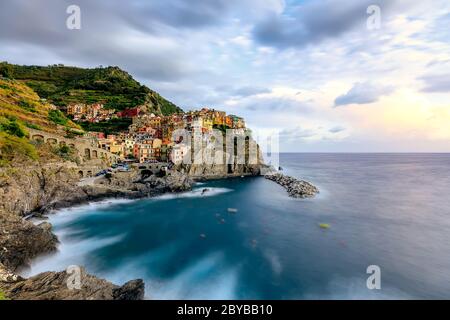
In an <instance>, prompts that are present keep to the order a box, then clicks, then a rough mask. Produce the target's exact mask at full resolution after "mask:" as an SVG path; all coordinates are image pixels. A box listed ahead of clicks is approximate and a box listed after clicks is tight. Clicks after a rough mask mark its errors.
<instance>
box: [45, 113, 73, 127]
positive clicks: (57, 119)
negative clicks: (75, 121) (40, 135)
mask: <svg viewBox="0 0 450 320" xmlns="http://www.w3.org/2000/svg"><path fill="white" fill-rule="evenodd" d="M48 119H49V120H50V121H51V122H53V123H55V124H59V125H62V126H66V125H67V123H68V122H69V119H67V118H66V116H65V115H64V113H62V112H61V111H59V110H50V111H49V112H48Z"/></svg>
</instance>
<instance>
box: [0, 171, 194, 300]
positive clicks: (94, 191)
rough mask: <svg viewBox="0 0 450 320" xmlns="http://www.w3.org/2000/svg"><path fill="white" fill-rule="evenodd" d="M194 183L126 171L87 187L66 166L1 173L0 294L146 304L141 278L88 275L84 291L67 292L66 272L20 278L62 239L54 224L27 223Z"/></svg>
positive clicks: (182, 176) (173, 176) (184, 177)
mask: <svg viewBox="0 0 450 320" xmlns="http://www.w3.org/2000/svg"><path fill="white" fill-rule="evenodd" d="M193 183H194V181H193V180H192V179H191V178H190V177H188V176H187V175H185V174H181V173H179V172H176V171H169V172H168V174H167V175H166V176H164V177H157V176H155V175H150V176H142V175H141V174H140V172H139V171H132V172H124V173H120V174H116V175H112V176H109V177H103V178H99V179H96V181H95V182H94V183H92V184H91V185H85V186H80V185H79V184H78V178H77V176H76V174H75V171H74V170H71V169H69V168H67V166H65V165H61V166H55V167H54V168H44V167H40V166H37V167H32V168H28V169H27V170H25V171H22V170H10V171H8V172H5V171H3V172H0V291H2V292H4V293H5V294H6V296H7V297H8V298H10V299H108V300H120V299H128V300H133V299H142V298H143V297H144V283H143V281H142V280H140V279H137V280H132V281H130V282H128V283H126V284H124V285H123V286H117V285H114V284H112V283H110V282H108V281H106V280H102V279H98V278H96V277H94V276H92V275H88V274H86V272H85V271H84V270H83V276H82V281H83V286H82V288H81V290H68V289H67V285H66V280H67V277H68V276H69V275H68V274H67V273H66V272H65V271H62V272H45V273H42V274H39V275H36V276H34V277H31V278H29V279H24V278H22V277H20V276H18V275H16V272H17V271H18V270H20V269H22V268H27V267H28V266H29V264H30V262H31V260H32V259H34V258H36V257H37V256H39V255H42V254H49V253H52V252H55V251H57V245H58V239H57V237H56V236H55V235H54V234H53V233H52V226H51V224H50V223H48V222H42V223H40V224H33V223H31V222H30V221H27V219H28V218H30V217H42V218H45V215H46V214H48V213H49V212H50V211H51V210H54V209H62V208H66V207H71V206H73V205H80V204H84V203H89V202H93V201H100V200H104V199H110V198H128V199H137V198H144V197H152V196H157V195H160V194H163V193H166V192H182V191H187V190H190V189H191V188H192V185H193Z"/></svg>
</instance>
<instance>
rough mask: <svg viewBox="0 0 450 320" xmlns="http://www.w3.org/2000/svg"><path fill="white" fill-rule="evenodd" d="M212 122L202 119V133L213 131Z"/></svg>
mask: <svg viewBox="0 0 450 320" xmlns="http://www.w3.org/2000/svg"><path fill="white" fill-rule="evenodd" d="M213 124H214V121H213V119H210V118H203V129H204V131H211V130H212V129H213Z"/></svg>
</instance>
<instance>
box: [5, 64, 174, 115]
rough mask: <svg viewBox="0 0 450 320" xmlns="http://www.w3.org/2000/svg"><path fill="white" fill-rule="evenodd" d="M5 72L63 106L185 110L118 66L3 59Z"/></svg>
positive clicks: (165, 111) (159, 111) (162, 111)
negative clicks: (39, 63)
mask: <svg viewBox="0 0 450 320" xmlns="http://www.w3.org/2000/svg"><path fill="white" fill-rule="evenodd" d="M1 75H3V76H4V77H8V78H12V79H16V80H19V81H22V82H24V83H25V84H27V85H28V86H29V87H31V88H32V89H34V91H36V93H37V94H38V95H39V96H40V97H41V98H45V99H47V100H48V101H49V102H51V103H53V104H55V105H57V106H60V107H64V106H67V105H68V104H70V103H77V102H78V103H87V104H92V103H103V104H104V105H105V107H106V108H113V109H116V110H123V109H126V108H132V107H136V106H138V105H144V106H146V107H147V110H148V111H149V112H153V113H155V114H159V115H169V114H172V113H177V112H181V111H182V110H181V109H180V108H179V107H177V106H176V105H175V104H173V103H172V102H170V101H168V100H166V99H165V98H163V97H162V96H161V95H159V94H158V93H157V92H155V91H153V90H151V89H149V88H147V87H146V86H143V85H141V84H140V83H139V82H137V81H136V80H134V79H133V77H132V76H131V75H129V74H128V73H127V72H125V71H123V70H121V69H120V68H118V67H105V68H103V67H100V68H93V69H84V68H77V67H67V66H63V65H52V66H46V67H44V66H19V65H14V64H9V63H6V62H2V63H0V76H1Z"/></svg>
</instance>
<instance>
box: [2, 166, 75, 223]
mask: <svg viewBox="0 0 450 320" xmlns="http://www.w3.org/2000/svg"><path fill="white" fill-rule="evenodd" d="M77 181H78V179H77V176H76V174H75V171H74V170H71V169H69V168H67V167H66V166H65V165H60V166H55V167H48V168H46V167H42V166H35V167H25V168H14V169H8V170H4V171H2V172H0V211H5V212H9V213H15V214H17V215H19V216H24V215H26V214H28V213H30V212H33V211H40V212H45V211H46V210H48V209H49V208H51V207H52V205H54V204H55V202H57V201H58V200H61V199H65V198H69V197H73V195H74V194H76V193H77V191H78V190H77V189H78V188H77V187H76V183H77Z"/></svg>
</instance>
